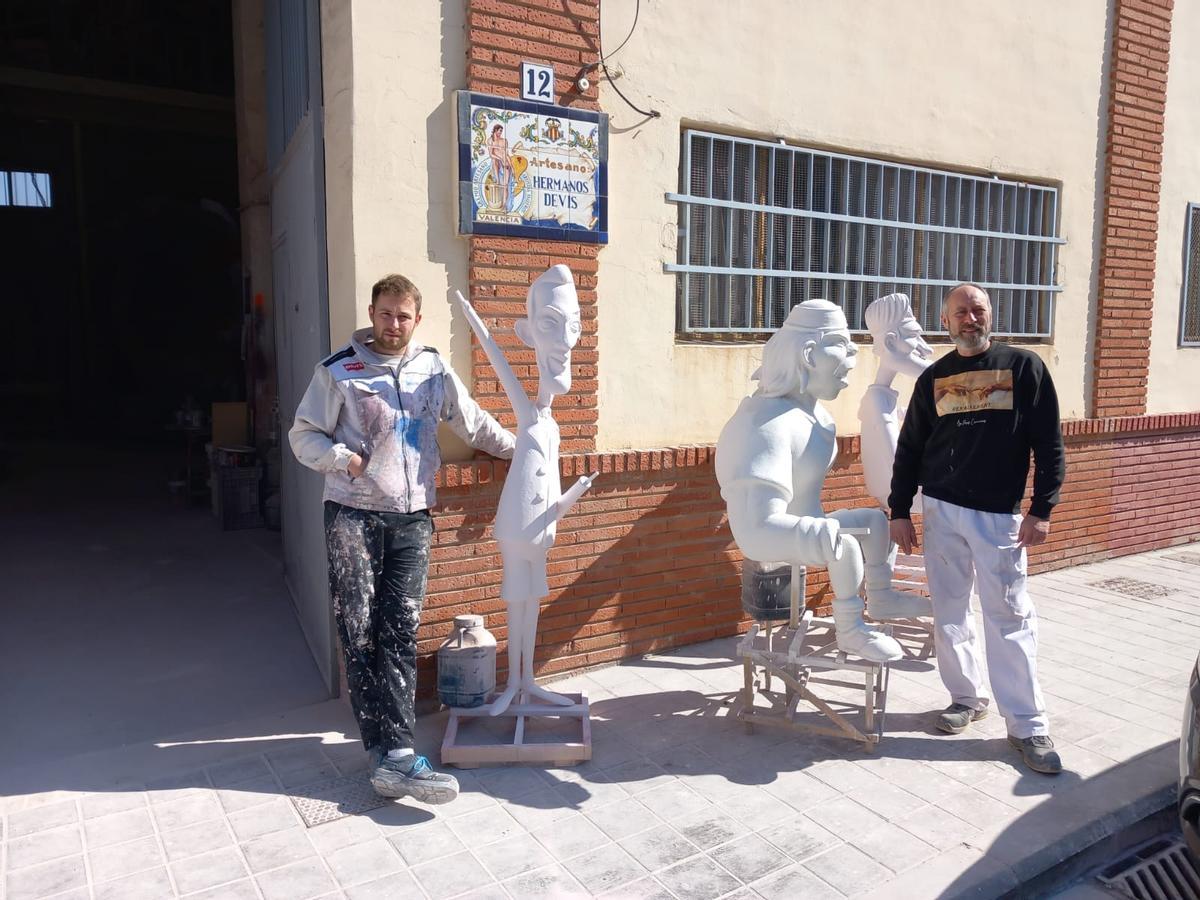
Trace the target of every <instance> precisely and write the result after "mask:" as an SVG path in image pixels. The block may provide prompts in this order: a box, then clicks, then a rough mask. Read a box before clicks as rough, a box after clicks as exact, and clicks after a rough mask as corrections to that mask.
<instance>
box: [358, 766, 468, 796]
mask: <svg viewBox="0 0 1200 900" xmlns="http://www.w3.org/2000/svg"><path fill="white" fill-rule="evenodd" d="M371 787H373V788H375V793H377V794H378V795H379V796H380V797H412V798H413V799H414V800H417V801H419V802H421V803H431V804H438V803H449V802H450V801H451V800H453V799H454V798H455V797H457V796H458V780H457V779H456V778H455V777H454V776H453V775H444V774H442V773H440V772H435V771H433V767H432V766H430V765H429V760H427V759H426V758H425V757H423V756H409V757H406V758H404V759H389V758H387V757H384V758H383V759H382V760H381V761H380V763H379V765H378V766H376V767H375V769H374V770H373V771H372V772H371Z"/></svg>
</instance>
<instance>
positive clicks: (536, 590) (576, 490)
mask: <svg viewBox="0 0 1200 900" xmlns="http://www.w3.org/2000/svg"><path fill="white" fill-rule="evenodd" d="M458 299H459V303H460V304H461V306H462V310H463V313H464V314H465V315H466V317H467V321H468V322H469V323H470V324H471V328H472V330H474V332H475V334H476V336H477V337H478V338H479V343H480V345H481V346H482V347H483V349H484V351H485V352H486V353H487V357H488V360H489V361H490V362H491V364H492V367H493V368H494V369H495V370H496V375H497V376H498V377H499V379H500V383H501V384H502V385H503V386H504V392H505V393H506V394H507V395H508V401H509V403H511V404H512V408H513V412H515V413H516V415H517V442H516V446H515V448H514V449H513V456H512V462H511V463H510V464H509V470H508V477H507V479H506V480H505V482H504V489H503V490H502V491H501V494H500V505H499V507H498V508H497V510H496V525H495V535H496V541H497V543H498V544H499V545H500V556H501V559H502V561H503V565H504V578H503V582H502V583H501V585H500V597H501V599H503V600H504V602H505V604H506V606H507V609H508V684H507V685H506V686H505V689H504V690H503V691H502V692H501V693H500V695H499V696H498V697H497V698H496V699H495V700H494V701H493V702H492V705H491V709H490V710H489V711H490V712H491V714H492V715H494V716H498V715H500V714H501V713H503V712H504V711H505V710H506V709H508V707H509V706H510V705H511V704H512V702H513V699H514V698H516V697H517V695H518V694H521V695H523V697H524V700H523V702H525V701H527V700H532V699H536V700H542V701H544V702H546V703H552V704H555V705H559V706H570V705H571V704H572V703H573V702H574V701H573V700H570V699H568V698H566V697H563V696H562V695H560V694H555V693H553V692H551V691H548V690H546V689H545V688H541V687H538V686H537V684H536V683H535V682H534V678H533V654H534V648H535V646H536V644H537V621H538V612H539V601H540V600H541V598H542V597H545V596H546V595H547V594H549V593H550V588H549V585H548V584H547V583H546V553H547V551H549V549H550V547H551V546H552V545H553V544H554V536H555V533H556V529H557V523H558V520H559V519H561V518H562V517H563V516H564V515H566V513H567V511H568V510H569V509H570V508H571V507H572V506H573V505H574V503H575V501H576V500H578V499H579V497H580V496H581V495H582V494H583V492H584V491H586V490H587V489H588V488H589V487H591V485H592V481H593V480H594V479H595V477H596V476H595V475H590V476H588V475H585V476H583V477H582V478H580V479H579V480H578V481H577V482H576V483H575V484H574V485H572V487H571V488H570V489H569V490H568V491H567V492H566V493H565V494H564V493H562V492H561V490H560V487H559V480H558V473H559V466H558V442H559V440H558V424H557V423H556V422H555V421H554V419H553V418H552V417H551V415H550V404H551V403H552V402H553V400H554V397H555V395H557V394H565V393H566V392H567V391H569V390H570V389H571V348H573V347H574V346H575V344H576V342H577V341H578V340H579V334H580V330H581V329H580V321H579V298H578V296H577V295H576V293H575V279H574V277H573V276H572V274H571V270H570V269H568V268H567V267H566V266H563V265H558V266H552V267H551V268H550V269H548V270H546V271H545V272H544V273H542V274H541V275H540V276H538V278H537V279H536V280H535V281H534V282H533V284H531V285H530V286H529V292H528V295H527V297H526V318H524V319H521V320H519V321H518V322H517V323H516V331H517V337H519V338H520V339H521V341H522V342H523V343H524V344H525V346H527V347H529V348H530V349H532V350H533V351H534V352H535V354H536V357H537V368H538V393H537V399H536V400H530V399H529V396H528V395H527V394H526V393H525V389H524V388H523V387H522V385H521V382H520V380H519V379H518V378H517V377H516V375H514V374H513V371H512V369H511V368H510V367H509V365H508V361H507V360H506V359H505V358H504V353H503V352H502V351H501V350H500V348H499V346H497V344H496V342H495V341H494V340H492V336H491V334H490V333H489V332H488V329H487V326H486V325H484V323H483V320H482V319H480V318H479V316H478V314H476V312H475V309H474V307H472V306H471V304H470V303H469V302H468V301H467V300H466V299H465V298H464V297H463V296H462V294H459V295H458Z"/></svg>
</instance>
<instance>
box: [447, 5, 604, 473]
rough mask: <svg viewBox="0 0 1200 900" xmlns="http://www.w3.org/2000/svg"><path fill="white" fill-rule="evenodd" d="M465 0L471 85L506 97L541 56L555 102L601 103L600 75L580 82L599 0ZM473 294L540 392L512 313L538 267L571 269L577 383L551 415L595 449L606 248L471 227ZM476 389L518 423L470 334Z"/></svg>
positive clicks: (567, 449)
mask: <svg viewBox="0 0 1200 900" xmlns="http://www.w3.org/2000/svg"><path fill="white" fill-rule="evenodd" d="M527 3H528V5H518V4H516V3H507V2H504V0H468V3H467V56H468V59H467V89H468V90H471V91H477V92H479V93H484V94H494V95H499V96H502V97H519V96H520V90H519V87H520V65H521V63H522V62H536V63H540V64H542V65H552V66H553V67H554V76H555V90H556V91H557V97H556V98H555V102H556V103H558V104H560V105H562V106H575V107H582V108H584V109H591V110H599V108H600V105H599V102H598V85H597V84H596V81H597V79H596V77H595V74H594V73H589V75H590V81H591V86H590V87H589V88H588V90H587V91H586V92H580V91H579V90H578V89H577V88H576V86H575V82H576V80H577V78H578V75H579V74H580V72H581V70H582V69H583V68H584V67H585V66H587V65H590V64H591V63H594V62H596V61H597V60H598V59H599V44H600V0H527ZM469 240H470V242H471V269H470V288H471V302H472V303H473V304H474V305H475V308H476V309H477V310H478V311H479V315H480V316H481V317H482V318H483V320H484V321H485V322H486V323H487V325H488V327H489V328H490V329H491V330H492V333H493V335H494V336H495V338H496V341H497V343H499V344H500V345H501V346H502V347H504V349H505V354H506V355H507V357H508V360H509V362H510V364H511V365H512V367H513V371H514V372H515V373H516V374H517V376H518V377H519V378H521V379H522V380H523V381H525V384H526V389H527V390H528V391H529V392H530V393H531V394H533V393H535V392H536V381H537V367H536V364H535V361H534V358H533V351H531V350H527V349H526V348H525V347H524V346H522V345H521V343H520V341H519V340H517V337H516V335H515V334H514V332H513V322H514V320H516V319H518V318H521V317H522V316H524V315H525V291H526V290H527V288H528V286H529V283H530V282H531V281H532V280H533V279H534V278H536V277H537V276H538V275H539V274H540V273H541V272H542V271H544V270H545V269H547V268H549V267H550V266H552V265H554V264H556V263H566V264H567V265H568V266H570V267H571V270H572V271H573V272H574V273H575V284H576V287H577V288H578V290H579V305H580V311H581V313H582V316H583V335H582V336H581V337H580V339H579V343H578V344H577V345H576V347H575V350H574V352H573V353H572V355H571V379H572V383H571V393H570V394H568V395H567V396H565V397H558V398H555V401H554V418H555V420H556V421H557V422H558V424H559V430H560V432H561V434H562V452H563V453H583V452H588V451H592V450H595V449H596V421H597V414H596V395H597V390H598V383H599V382H598V381H597V377H596V367H597V362H598V359H597V353H596V269H597V256H598V253H599V250H600V248H599V247H598V246H597V245H595V244H581V243H576V242H573V241H530V240H525V239H521V238H499V237H481V236H476V237H471V238H469ZM472 373H473V375H474V377H475V385H474V389H473V391H472V393H473V394H474V395H475V397H476V399H477V400H478V401H479V403H480V405H482V406H483V407H484V408H485V409H487V410H489V411H491V412H492V413H494V414H496V415H497V416H498V418H499V419H500V421H501V422H502V423H504V424H505V425H508V426H511V425H513V424H515V421H516V420H515V418H514V417H513V415H512V413H511V412H510V410H509V403H508V398H507V397H506V396H505V394H504V388H503V387H501V386H500V384H499V382H498V381H497V379H496V373H495V372H494V371H493V369H492V367H491V365H490V364H489V363H488V361H487V357H486V356H485V355H484V352H483V350H482V349H481V348H480V347H479V344H478V342H477V341H476V342H474V351H473V353H472Z"/></svg>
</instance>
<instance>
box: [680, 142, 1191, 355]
mask: <svg viewBox="0 0 1200 900" xmlns="http://www.w3.org/2000/svg"><path fill="white" fill-rule="evenodd" d="M683 143H684V153H683V157H684V159H683V162H684V172H682V173H681V175H682V176H683V177H681V179H680V181H681V185H683V186H684V187H685V190H687V191H688V193H686V194H667V199H668V200H669V201H671V202H675V203H678V204H680V207H681V210H682V212H681V216H680V221H681V222H682V223H685V226H686V235H684V236H681V241H680V250H679V257H678V259H679V261H678V262H676V263H667V264H666V265H665V266H664V268H665V269H666V271H668V272H672V273H675V274H677V275H678V278H679V293H680V303H679V322H678V327H679V331H680V332H681V333H729V334H736V333H767V332H771V331H774V330H775V329H776V328H778V327H779V325H780V324H781V323H782V319H783V318H784V317H785V316H786V314H787V311H788V310H790V309H791V307H792V306H794V305H795V304H796V303H800V302H802V301H804V300H806V299H810V298H812V297H826V298H827V299H830V300H833V301H834V302H837V303H840V304H841V306H842V307H843V309H845V311H846V314H847V319H848V321H849V323H850V326H851V329H852V330H853V331H862V330H864V329H863V327H862V317H863V312H864V310H865V307H866V306H867V304H868V303H869V302H870V301H871V300H873V299H874V298H875V297H877V296H880V295H882V294H884V293H887V292H890V291H894V290H904V291H907V292H908V293H909V295H910V297H912V299H913V309H914V313H915V314H916V315H917V317H918V319H919V320H920V321H921V322H922V324H923V326H924V327H925V329H926V330H927V331H929V332H931V333H939V332H940V326H939V323H938V308H939V306H940V299H941V295H942V292H943V291H942V290H939V288H940V289H944V288H946V287H949V286H953V285H955V284H958V283H959V282H961V281H975V282H978V283H980V284H982V285H983V286H984V287H985V288H987V289H988V290H989V292H991V293H992V295H993V303H994V305H995V307H996V313H997V314H996V334H998V335H1003V336H1037V337H1045V336H1049V334H1050V330H1051V326H1052V322H1053V300H1054V296H1055V294H1057V293H1058V292H1060V291H1061V290H1062V288H1061V286H1059V285H1058V284H1056V283H1055V281H1054V278H1055V274H1056V268H1057V267H1056V262H1057V250H1058V245H1059V244H1063V243H1065V240H1064V239H1063V238H1061V237H1059V236H1058V230H1059V206H1058V189H1057V188H1054V187H1049V186H1044V185H1032V184H1026V183H1024V182H1019V181H1014V180H1006V179H999V178H987V177H982V176H977V175H967V174H962V173H956V172H952V171H948V170H939V169H933V168H929V167H924V166H913V165H906V164H900V163H892V162H885V161H883V160H872V159H868V158H865V157H858V156H851V155H847V154H842V153H832V152H828V151H821V150H812V149H808V148H801V147H792V146H789V145H785V144H782V143H770V142H766V141H756V140H751V139H747V138H736V137H731V136H728V135H719V134H711V133H708V132H702V131H695V130H687V131H686V132H685V134H684V141H683ZM760 169H761V171H760ZM1195 230H1196V231H1197V232H1198V233H1200V226H1198V227H1197V228H1196V229H1195ZM702 237H703V238H706V239H702ZM713 238H717V240H713ZM1189 246H1190V245H1189ZM1194 255H1195V256H1197V257H1200V253H1197V254H1194ZM1189 259H1191V255H1189ZM1193 306H1195V307H1197V308H1198V313H1200V303H1195V304H1193ZM1183 328H1184V326H1183V325H1182V324H1181V334H1182V329H1183ZM1195 332H1196V334H1195V336H1196V339H1197V341H1200V322H1198V323H1197V328H1196V329H1195Z"/></svg>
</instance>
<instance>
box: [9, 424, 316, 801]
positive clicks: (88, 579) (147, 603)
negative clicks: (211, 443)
mask: <svg viewBox="0 0 1200 900" xmlns="http://www.w3.org/2000/svg"><path fill="white" fill-rule="evenodd" d="M8 449H9V454H10V455H9V456H8V458H7V459H6V468H7V474H8V477H7V480H6V481H5V482H4V483H3V485H2V486H0V498H2V499H0V596H2V597H3V598H4V599H3V602H2V604H0V722H2V723H3V724H2V725H0V729H2V730H3V735H4V736H3V740H0V773H14V772H16V771H17V770H20V769H21V768H23V767H25V766H27V765H39V764H43V763H46V762H47V761H53V760H58V759H66V758H69V757H72V756H76V755H79V754H84V753H92V752H95V751H98V750H103V749H105V748H110V747H118V746H122V745H130V744H138V743H141V742H145V741H153V740H155V739H158V738H161V737H164V736H166V735H171V734H178V733H180V732H185V731H193V730H195V729H198V728H201V727H204V726H210V725H217V724H220V723H224V722H229V721H232V720H238V719H245V718H246V717H248V716H254V715H257V714H260V713H264V712H268V711H277V710H286V709H291V708H293V707H296V706H301V705H305V704H310V703H314V702H317V701H319V700H323V699H324V698H325V697H326V696H327V694H326V692H325V690H324V687H323V685H322V682H321V680H320V678H319V676H318V673H317V669H316V667H315V665H314V664H313V662H312V658H311V656H310V654H309V651H308V646H307V644H306V643H305V640H304V637H303V635H302V633H301V631H300V628H299V626H298V625H297V623H296V618H295V615H294V613H293V611H292V607H291V600H290V598H289V596H288V593H287V589H286V588H285V586H284V583H283V577H282V566H281V562H280V558H281V548H280V542H279V534H278V533H277V532H268V531H266V530H265V529H255V530H246V531H230V532H222V531H221V530H220V526H219V524H218V522H217V521H216V519H214V518H213V516H212V515H211V513H210V512H209V511H208V509H207V508H205V507H199V506H197V507H193V508H190V509H175V508H172V507H171V505H170V504H169V502H168V493H167V487H166V482H167V478H168V476H169V472H170V471H171V469H172V467H173V466H174V465H175V464H177V463H178V462H179V461H180V455H179V454H170V453H163V452H161V451H157V452H156V451H141V452H139V451H136V450H129V451H123V450H116V449H105V450H100V451H97V450H96V449H94V448H89V447H82V446H76V447H63V446H57V447H43V448H38V449H37V450H36V452H35V451H34V450H32V449H26V450H24V451H23V453H22V454H21V455H20V456H19V457H16V458H14V457H13V456H12V455H11V454H12V453H13V448H8ZM4 779H5V776H4V775H3V774H0V794H3V793H4V792H5V791H4V783H3V782H4Z"/></svg>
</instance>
